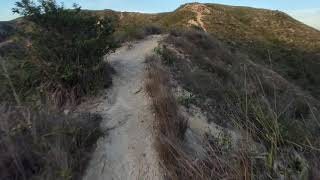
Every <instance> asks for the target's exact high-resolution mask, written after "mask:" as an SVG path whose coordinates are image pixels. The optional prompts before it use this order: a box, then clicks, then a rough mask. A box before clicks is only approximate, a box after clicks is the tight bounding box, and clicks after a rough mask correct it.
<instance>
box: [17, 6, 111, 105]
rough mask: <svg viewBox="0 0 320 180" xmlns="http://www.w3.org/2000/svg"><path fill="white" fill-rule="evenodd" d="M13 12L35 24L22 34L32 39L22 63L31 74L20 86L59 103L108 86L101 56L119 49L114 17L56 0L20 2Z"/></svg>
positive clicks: (107, 71) (108, 73) (108, 81)
mask: <svg viewBox="0 0 320 180" xmlns="http://www.w3.org/2000/svg"><path fill="white" fill-rule="evenodd" d="M13 12H15V13H18V14H20V15H22V16H24V18H25V19H26V20H28V21H30V22H31V24H32V27H31V31H28V32H27V33H23V32H22V35H23V37H28V39H30V41H28V42H27V45H26V46H27V54H26V58H25V60H24V61H23V62H22V63H21V64H20V65H19V66H20V68H22V71H21V72H23V73H26V74H27V76H26V77H28V78H27V80H25V81H24V82H25V83H24V84H23V86H22V87H21V86H19V85H17V88H19V89H21V88H30V89H32V88H33V89H36V88H37V90H40V92H43V93H44V94H45V95H46V96H50V97H52V98H53V100H54V101H55V102H57V103H58V104H60V105H61V104H64V103H66V102H65V101H64V100H65V99H72V100H75V99H78V97H81V96H83V95H87V94H91V93H93V92H95V91H96V90H97V89H99V88H102V87H105V86H108V85H109V84H110V82H111V81H110V68H109V69H108V68H107V67H108V65H107V64H106V63H105V62H104V61H103V59H102V57H103V55H105V54H106V53H109V52H110V51H112V50H114V48H115V47H116V44H115V43H114V41H113V38H112V34H113V32H114V20H113V19H111V18H108V17H104V18H99V17H97V16H93V15H90V14H88V13H86V12H82V11H81V8H80V7H79V6H78V5H74V8H73V9H65V8H64V7H63V5H58V4H57V2H56V1H54V0H38V1H37V2H33V1H30V0H22V1H20V2H16V8H13ZM27 82H29V83H27ZM21 96H25V95H24V94H21ZM67 96H69V97H67Z"/></svg>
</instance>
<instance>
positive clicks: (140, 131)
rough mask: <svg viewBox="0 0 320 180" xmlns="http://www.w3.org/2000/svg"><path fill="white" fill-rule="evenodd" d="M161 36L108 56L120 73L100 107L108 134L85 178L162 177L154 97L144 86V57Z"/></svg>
mask: <svg viewBox="0 0 320 180" xmlns="http://www.w3.org/2000/svg"><path fill="white" fill-rule="evenodd" d="M160 39H161V36H151V37H149V38H147V39H146V40H143V41H141V42H138V43H136V44H134V46H133V47H132V48H131V49H128V48H127V47H122V48H120V49H118V50H117V51H116V52H115V53H114V54H112V55H110V56H109V57H108V61H110V63H111V65H112V66H113V67H114V68H115V70H116V74H115V75H114V77H113V86H112V88H111V89H109V90H107V92H106V93H107V97H108V98H107V99H105V100H102V102H101V103H100V104H99V106H98V107H96V108H98V112H99V113H100V114H101V115H102V116H103V119H104V120H103V122H102V128H103V129H104V130H106V131H107V132H108V134H107V135H106V137H104V138H102V139H100V140H99V141H98V145H97V149H96V151H95V152H94V154H93V157H92V160H91V162H90V164H89V168H88V170H87V172H86V174H85V176H84V180H108V179H115V180H117V179H130V180H135V179H162V178H161V176H160V168H159V161H158V159H157V158H158V157H157V154H156V151H155V149H154V145H153V143H154V139H155V138H154V134H153V133H152V131H153V130H152V128H153V126H152V121H153V115H152V112H151V110H150V107H151V106H150V100H149V98H148V96H147V95H146V94H145V93H144V88H143V87H144V82H143V80H144V70H145V68H144V58H145V56H146V55H147V54H151V53H152V50H153V49H154V48H155V47H156V46H157V45H158V41H159V40H160ZM95 110H96V109H95Z"/></svg>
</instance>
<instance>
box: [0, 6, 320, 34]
mask: <svg viewBox="0 0 320 180" xmlns="http://www.w3.org/2000/svg"><path fill="white" fill-rule="evenodd" d="M16 1H17V0H0V21H5V20H10V19H14V18H15V17H16V16H14V15H13V14H12V13H11V8H12V7H14V2H16ZM58 2H64V4H65V5H66V7H69V6H71V5H72V3H74V2H75V3H78V4H79V5H81V6H82V8H83V9H113V10H119V11H138V12H147V13H156V12H165V11H172V10H174V9H176V8H177V7H178V6H180V5H181V4H184V3H188V2H194V0H58ZM197 2H206V3H219V4H227V5H237V6H251V7H258V8H266V9H274V10H280V11H284V12H286V13H288V14H290V15H292V16H293V17H295V18H296V19H298V20H300V21H302V22H304V23H306V24H309V25H311V26H313V27H317V28H318V29H320V0H304V1H302V0H198V1H197Z"/></svg>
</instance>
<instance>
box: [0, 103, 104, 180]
mask: <svg viewBox="0 0 320 180" xmlns="http://www.w3.org/2000/svg"><path fill="white" fill-rule="evenodd" d="M0 120H1V121H0V179H1V180H13V179H15V180H28V179H35V180H37V179H39V180H76V179H79V178H80V177H81V175H82V173H83V171H84V170H85V168H86V163H87V161H88V159H89V157H90V152H91V150H92V148H93V146H94V144H95V142H96V140H97V139H98V138H99V137H100V136H101V135H102V132H101V131H100V129H99V124H100V120H101V118H100V117H99V116H98V115H94V114H79V115H73V116H67V115H64V114H59V113H52V112H48V111H46V110H41V111H37V112H35V111H33V110H31V109H29V108H23V107H15V106H10V105H0Z"/></svg>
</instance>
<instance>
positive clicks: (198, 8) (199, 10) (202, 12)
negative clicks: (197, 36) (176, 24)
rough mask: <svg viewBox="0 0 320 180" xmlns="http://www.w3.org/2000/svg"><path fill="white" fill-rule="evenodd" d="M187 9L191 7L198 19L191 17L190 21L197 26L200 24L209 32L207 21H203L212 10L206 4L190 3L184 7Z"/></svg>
mask: <svg viewBox="0 0 320 180" xmlns="http://www.w3.org/2000/svg"><path fill="white" fill-rule="evenodd" d="M184 8H185V9H189V10H191V11H192V12H194V13H195V14H196V21H195V20H193V19H191V20H190V21H189V22H188V23H189V24H191V25H195V26H200V27H201V28H202V29H203V30H204V31H205V32H207V28H206V25H205V23H204V22H203V18H204V17H205V16H206V15H208V14H210V10H209V9H208V8H207V6H206V5H204V4H189V5H186V6H185V7H184Z"/></svg>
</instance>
